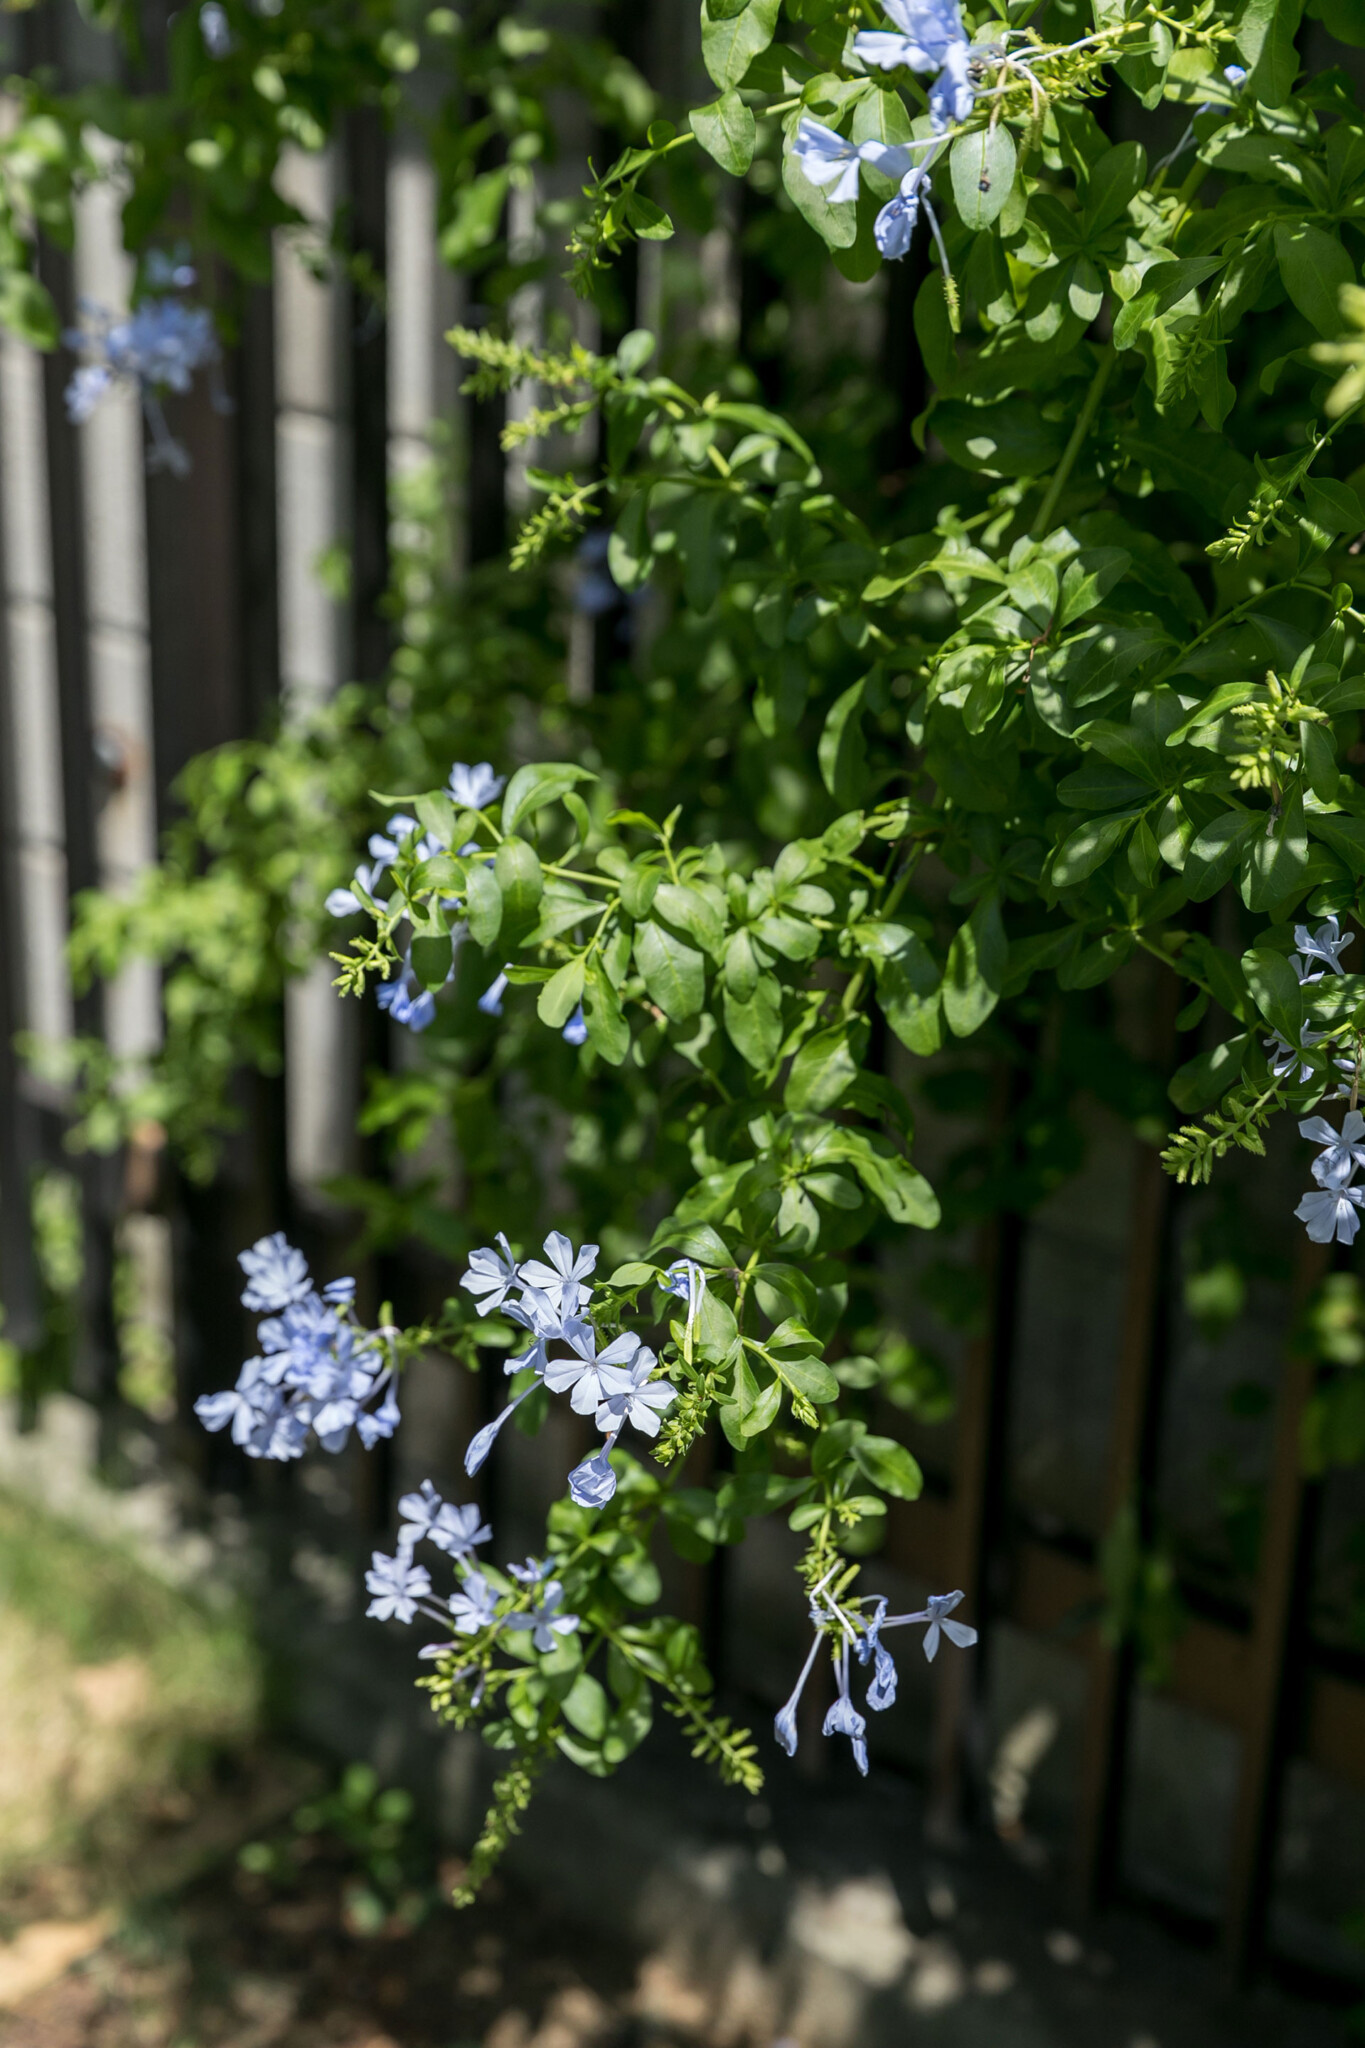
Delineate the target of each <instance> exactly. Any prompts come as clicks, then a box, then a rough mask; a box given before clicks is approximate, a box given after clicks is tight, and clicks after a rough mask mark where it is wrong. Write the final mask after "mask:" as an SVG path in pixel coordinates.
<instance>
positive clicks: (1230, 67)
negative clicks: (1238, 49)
mask: <svg viewBox="0 0 1365 2048" xmlns="http://www.w3.org/2000/svg"><path fill="white" fill-rule="evenodd" d="M1223 76H1224V78H1226V80H1227V82H1228V84H1229V85H1230V86H1231V87H1232V89H1233V91H1234V92H1240V91H1241V90H1242V87H1243V86H1244V85H1245V84H1246V82H1247V71H1246V66H1245V65H1244V64H1225V65H1224V66H1223Z"/></svg>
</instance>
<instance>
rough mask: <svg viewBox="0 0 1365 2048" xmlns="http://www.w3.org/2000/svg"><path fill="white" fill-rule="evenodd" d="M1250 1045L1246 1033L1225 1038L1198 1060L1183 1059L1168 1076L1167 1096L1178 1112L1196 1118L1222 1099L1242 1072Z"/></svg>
mask: <svg viewBox="0 0 1365 2048" xmlns="http://www.w3.org/2000/svg"><path fill="white" fill-rule="evenodd" d="M1250 1043H1251V1040H1250V1037H1249V1035H1248V1033H1247V1032H1245V1031H1239V1032H1238V1034H1237V1036H1236V1037H1235V1038H1229V1039H1225V1040H1224V1042H1223V1044H1222V1045H1215V1046H1214V1047H1213V1048H1212V1049H1211V1050H1210V1051H1209V1052H1201V1053H1200V1054H1199V1056H1198V1058H1197V1059H1192V1060H1186V1062H1185V1064H1184V1066H1183V1067H1178V1068H1177V1069H1176V1071H1175V1073H1174V1074H1173V1075H1172V1076H1171V1083H1170V1088H1169V1091H1168V1092H1169V1094H1170V1098H1171V1100H1172V1102H1173V1103H1174V1104H1175V1106H1176V1108H1177V1109H1181V1110H1184V1112H1185V1114H1186V1116H1197V1115H1199V1114H1200V1112H1201V1111H1203V1110H1206V1109H1211V1108H1212V1107H1213V1105H1214V1103H1215V1102H1219V1101H1221V1100H1222V1098H1223V1096H1225V1095H1226V1094H1227V1092H1228V1090H1229V1088H1231V1086H1232V1084H1233V1082H1234V1081H1235V1080H1236V1079H1237V1078H1238V1076H1239V1075H1240V1073H1241V1071H1242V1061H1243V1059H1244V1058H1245V1056H1246V1051H1247V1047H1248V1045H1249V1044H1250Z"/></svg>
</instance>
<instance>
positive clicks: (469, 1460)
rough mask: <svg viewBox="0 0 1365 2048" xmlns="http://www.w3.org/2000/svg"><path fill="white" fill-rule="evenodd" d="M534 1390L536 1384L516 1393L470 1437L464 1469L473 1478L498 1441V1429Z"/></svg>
mask: <svg viewBox="0 0 1365 2048" xmlns="http://www.w3.org/2000/svg"><path fill="white" fill-rule="evenodd" d="M534 1392H535V1387H534V1386H529V1387H527V1388H526V1389H525V1391H524V1392H523V1393H520V1394H518V1395H516V1396H515V1398H514V1399H512V1400H511V1401H509V1402H508V1403H507V1406H506V1407H505V1408H504V1409H503V1411H502V1413H501V1414H500V1415H495V1416H494V1417H493V1420H492V1421H491V1422H486V1423H485V1424H484V1426H483V1428H482V1429H481V1430H478V1431H477V1432H476V1433H475V1435H473V1436H472V1437H471V1438H470V1439H469V1444H468V1447H467V1449H466V1451H465V1454H464V1469H465V1471H466V1473H467V1474H468V1475H469V1477H470V1478H471V1479H472V1478H473V1477H474V1474H475V1473H476V1472H477V1471H478V1470H479V1469H480V1467H481V1466H483V1465H484V1464H485V1463H486V1462H487V1458H488V1453H489V1452H490V1451H491V1450H492V1448H493V1445H494V1444H495V1443H496V1441H497V1436H498V1431H499V1430H500V1429H501V1428H502V1426H503V1424H504V1422H506V1420H507V1418H508V1417H509V1415H512V1414H513V1413H515V1411H516V1410H517V1409H518V1408H520V1406H521V1404H522V1402H523V1401H524V1400H525V1399H526V1396H527V1394H533V1393H534Z"/></svg>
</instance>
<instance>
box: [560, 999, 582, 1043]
mask: <svg viewBox="0 0 1365 2048" xmlns="http://www.w3.org/2000/svg"><path fill="white" fill-rule="evenodd" d="M559 1035H560V1037H561V1038H562V1039H563V1040H564V1043H565V1044H566V1045H582V1044H583V1043H584V1042H585V1040H586V1039H587V1036H588V1020H587V1018H586V1017H585V1016H584V1015H583V1005H582V1004H581V1003H580V1004H579V1005H578V1007H577V1009H576V1010H575V1011H574V1013H573V1015H572V1017H570V1019H569V1021H568V1023H567V1024H566V1025H565V1026H564V1029H563V1030H562V1031H561V1032H560V1034H559Z"/></svg>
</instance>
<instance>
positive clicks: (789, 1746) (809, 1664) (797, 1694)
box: [773, 1634, 821, 1756]
mask: <svg viewBox="0 0 1365 2048" xmlns="http://www.w3.org/2000/svg"><path fill="white" fill-rule="evenodd" d="M820 1642H821V1638H820V1636H819V1635H818V1634H817V1636H816V1637H815V1640H814V1642H813V1643H812V1644H811V1646H810V1649H809V1650H808V1651H807V1652H806V1661H805V1663H804V1664H803V1665H802V1666H801V1676H800V1677H799V1678H798V1679H797V1681H796V1684H795V1686H794V1687H793V1688H792V1695H791V1698H790V1699H789V1700H788V1701H787V1704H786V1705H785V1707H783V1708H782V1710H781V1712H780V1713H779V1714H778V1715H777V1716H776V1718H775V1719H774V1721H773V1734H774V1735H775V1736H776V1737H777V1740H778V1741H779V1742H780V1743H781V1745H782V1747H783V1749H785V1750H786V1752H787V1755H788V1756H795V1755H796V1710H797V1708H798V1707H799V1706H800V1704H801V1695H802V1693H803V1692H804V1691H805V1689H806V1680H807V1679H808V1678H809V1677H810V1674H811V1670H812V1668H813V1667H814V1664H815V1659H816V1656H817V1655H818V1653H819V1649H820Z"/></svg>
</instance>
